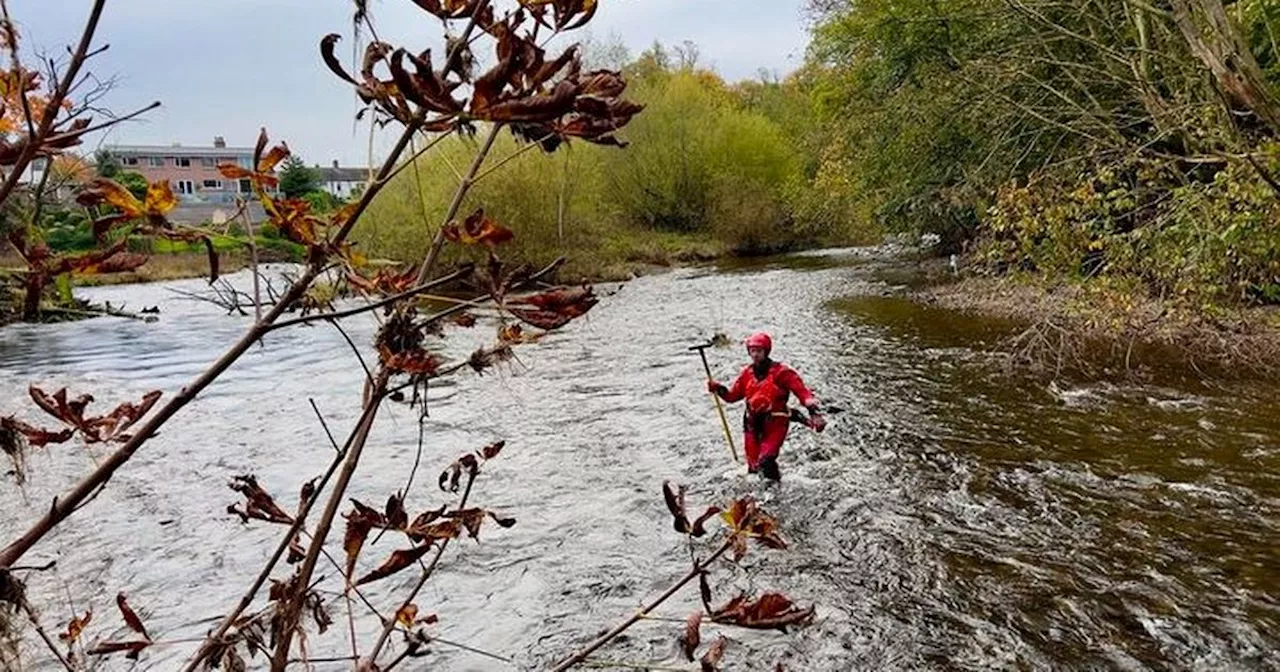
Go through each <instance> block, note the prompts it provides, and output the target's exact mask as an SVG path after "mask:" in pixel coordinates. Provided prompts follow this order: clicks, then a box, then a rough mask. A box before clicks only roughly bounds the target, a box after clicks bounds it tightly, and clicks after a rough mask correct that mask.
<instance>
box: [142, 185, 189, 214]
mask: <svg viewBox="0 0 1280 672" xmlns="http://www.w3.org/2000/svg"><path fill="white" fill-rule="evenodd" d="M130 195H132V194H130ZM144 206H145V210H146V213H147V214H148V215H159V216H163V215H164V214H165V213H167V212H169V211H170V210H172V209H174V208H176V207H178V199H177V197H176V196H174V195H173V189H172V188H170V186H169V180H162V181H160V182H152V183H151V184H148V185H147V200H146V202H145V203H144Z"/></svg>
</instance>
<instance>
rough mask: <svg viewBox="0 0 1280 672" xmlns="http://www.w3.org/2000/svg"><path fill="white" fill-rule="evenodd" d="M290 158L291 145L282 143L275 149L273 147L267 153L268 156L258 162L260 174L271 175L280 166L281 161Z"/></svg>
mask: <svg viewBox="0 0 1280 672" xmlns="http://www.w3.org/2000/svg"><path fill="white" fill-rule="evenodd" d="M288 157H289V145H287V144H285V143H283V142H282V143H280V144H278V145H276V146H275V147H272V148H271V149H270V150H269V151H268V152H267V155H266V156H264V157H262V158H261V159H260V160H259V161H258V172H259V173H270V172H271V171H272V170H275V167H276V165H277V164H279V163H280V162H281V161H284V160H285V159H286V158H288Z"/></svg>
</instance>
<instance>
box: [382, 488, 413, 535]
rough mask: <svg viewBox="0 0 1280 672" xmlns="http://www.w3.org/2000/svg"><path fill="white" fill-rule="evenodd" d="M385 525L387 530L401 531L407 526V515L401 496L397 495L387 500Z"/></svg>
mask: <svg viewBox="0 0 1280 672" xmlns="http://www.w3.org/2000/svg"><path fill="white" fill-rule="evenodd" d="M386 523H387V528H388V529H392V530H403V529H405V528H406V527H408V526H409V514H408V512H406V511H405V510H404V496H403V495H401V494H399V493H397V494H394V495H391V496H390V497H389V498H387V506H386Z"/></svg>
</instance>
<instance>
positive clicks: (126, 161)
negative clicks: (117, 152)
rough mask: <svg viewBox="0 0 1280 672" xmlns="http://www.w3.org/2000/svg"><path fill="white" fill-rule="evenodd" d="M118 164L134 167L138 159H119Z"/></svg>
mask: <svg viewBox="0 0 1280 672" xmlns="http://www.w3.org/2000/svg"><path fill="white" fill-rule="evenodd" d="M120 163H122V164H124V165H126V166H136V165H138V157H136V156H126V157H123V158H121V159H120Z"/></svg>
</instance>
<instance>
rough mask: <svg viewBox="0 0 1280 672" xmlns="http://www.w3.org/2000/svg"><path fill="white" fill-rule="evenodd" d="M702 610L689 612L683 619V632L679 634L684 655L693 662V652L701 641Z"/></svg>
mask: <svg viewBox="0 0 1280 672" xmlns="http://www.w3.org/2000/svg"><path fill="white" fill-rule="evenodd" d="M701 628H702V612H701V611H695V612H693V613H692V614H689V617H688V618H686V619H685V621H684V634H683V635H681V636H680V647H681V649H682V650H683V651H684V657H685V659H686V660H688V661H689V662H691V663H692V662H693V653H694V652H695V651H697V650H698V645H699V644H701V643H702V630H701Z"/></svg>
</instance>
